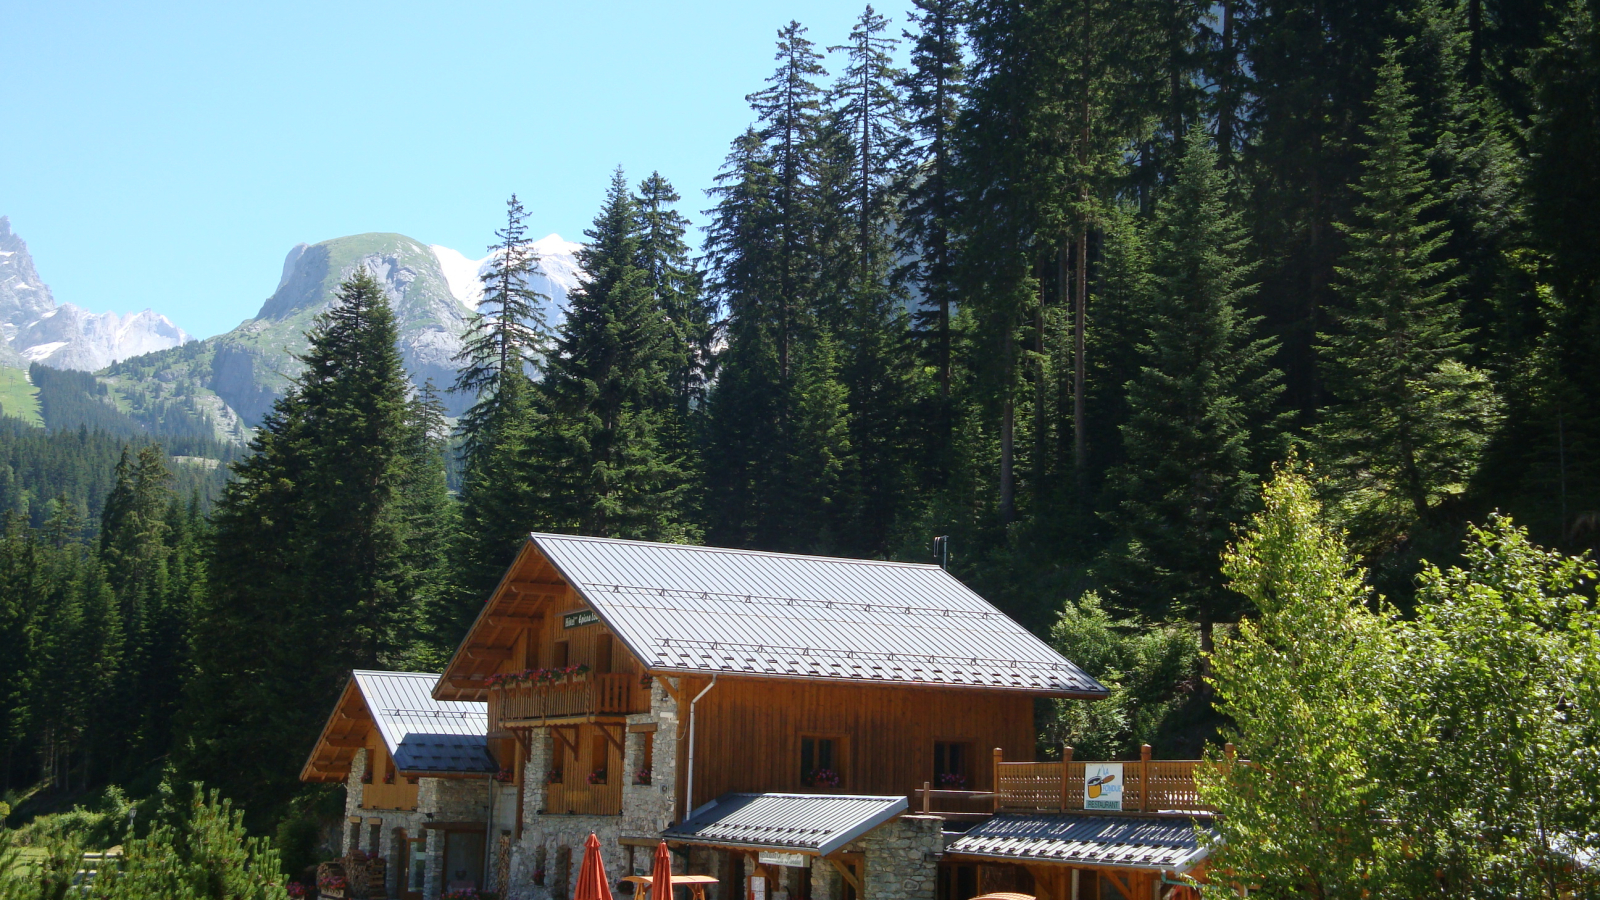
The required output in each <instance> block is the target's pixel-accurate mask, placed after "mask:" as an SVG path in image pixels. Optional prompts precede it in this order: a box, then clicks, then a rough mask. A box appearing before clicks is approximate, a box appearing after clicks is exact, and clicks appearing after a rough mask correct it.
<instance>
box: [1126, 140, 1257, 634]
mask: <svg viewBox="0 0 1600 900" xmlns="http://www.w3.org/2000/svg"><path fill="white" fill-rule="evenodd" d="M1186 143H1187V145H1188V146H1187V147H1186V149H1185V150H1184V155H1183V158H1182V160H1181V161H1180V162H1179V164H1178V168H1177V180H1176V181H1175V182H1174V184H1173V186H1172V188H1171V189H1170V190H1169V191H1168V193H1167V195H1166V196H1165V197H1162V198H1160V201H1159V206H1158V207H1157V210H1156V218H1155V222H1154V224H1153V227H1152V231H1153V233H1152V235H1151V240H1150V244H1151V266H1152V268H1153V270H1154V272H1153V274H1154V278H1153V285H1152V287H1153V291H1152V295H1153V296H1152V300H1151V306H1150V309H1149V310H1148V313H1147V318H1146V329H1147V330H1146V331H1145V338H1144V340H1143V341H1142V342H1141V345H1140V347H1139V354H1140V362H1141V368H1140V371H1139V373H1138V374H1137V375H1136V376H1135V377H1134V379H1133V380H1132V381H1131V382H1129V383H1128V386H1127V392H1128V393H1127V408H1128V412H1127V415H1128V421H1127V424H1126V425H1124V426H1122V437H1123V448H1124V452H1125V454H1126V457H1125V458H1126V460H1127V461H1126V462H1125V463H1124V464H1123V465H1121V466H1119V467H1117V468H1116V469H1115V470H1113V472H1112V473H1111V475H1110V481H1111V484H1112V486H1113V487H1112V489H1113V490H1114V491H1115V492H1116V494H1115V496H1116V497H1117V500H1118V502H1117V504H1116V506H1114V507H1112V508H1111V509H1110V510H1109V511H1108V512H1107V513H1106V514H1105V515H1106V518H1107V519H1109V520H1110V521H1111V522H1112V523H1113V524H1114V525H1116V526H1117V528H1118V530H1119V532H1120V536H1121V538H1122V542H1123V543H1122V545H1121V546H1120V547H1118V548H1117V549H1116V550H1114V551H1113V554H1112V556H1111V558H1110V559H1109V561H1108V562H1109V565H1108V566H1107V574H1108V576H1109V578H1108V580H1109V581H1110V583H1111V584H1112V585H1113V586H1114V590H1115V594H1114V596H1115V597H1116V599H1117V600H1118V601H1119V602H1120V603H1121V604H1123V605H1125V606H1127V607H1131V608H1134V609H1137V610H1139V611H1141V612H1144V613H1146V614H1149V615H1152V616H1155V617H1157V618H1160V619H1167V620H1171V619H1177V618H1180V617H1193V618H1194V619H1195V620H1198V622H1199V623H1200V628H1201V638H1202V647H1203V649H1208V650H1209V649H1210V647H1209V638H1210V630H1211V628H1210V626H1211V625H1212V623H1215V622H1227V621H1231V620H1233V619H1234V618H1235V617H1236V616H1237V615H1238V613H1239V612H1240V608H1241V604H1242V602H1243V600H1242V598H1241V597H1240V596H1239V595H1238V594H1236V593H1234V592H1233V591H1231V590H1229V589H1228V588H1227V587H1226V586H1225V585H1224V583H1223V580H1222V575H1221V573H1220V571H1219V570H1218V566H1217V560H1218V559H1220V558H1221V554H1222V551H1223V548H1224V547H1226V546H1227V543H1228V541H1229V539H1230V538H1231V537H1232V535H1233V528H1234V527H1235V526H1236V525H1238V524H1239V523H1240V522H1242V521H1243V520H1244V517H1245V516H1246V515H1247V514H1248V513H1249V511H1250V509H1251V506H1252V505H1253V504H1254V502H1255V496H1256V491H1257V485H1258V484H1259V482H1260V478H1259V475H1258V473H1261V472H1264V471H1265V470H1266V468H1265V465H1266V463H1267V462H1268V460H1267V459H1264V458H1263V456H1264V455H1265V453H1264V451H1266V450H1267V449H1268V446H1269V445H1268V444H1267V443H1266V441H1265V440H1264V437H1265V435H1264V434H1263V431H1264V429H1265V427H1266V426H1269V424H1270V423H1269V421H1268V416H1269V413H1270V408H1271V405H1272V401H1273V399H1274V398H1275V397H1276V396H1277V394H1278V393H1279V392H1280V391H1281V390H1282V387H1281V383H1280V379H1281V374H1280V373H1279V372H1278V371H1277V370H1276V369H1274V368H1272V367H1271V364H1270V360H1271V357H1272V353H1273V351H1274V350H1275V349H1276V344H1275V342H1274V341H1272V340H1271V339H1267V338H1259V337H1256V335H1255V331H1256V327H1257V325H1258V323H1259V320H1258V319H1256V318H1252V317H1251V316H1249V315H1248V314H1247V313H1246V312H1245V311H1244V304H1245V301H1246V300H1247V299H1248V298H1249V296H1250V294H1251V293H1253V292H1254V291H1255V285H1254V284H1252V283H1251V282H1250V280H1249V277H1250V269H1251V267H1250V265H1249V264H1248V263H1246V262H1245V259H1244V251H1245V235H1244V231H1243V228H1242V226H1241V225H1240V222H1239V216H1238V215H1237V214H1236V213H1235V212H1234V211H1232V210H1231V209H1229V208H1228V204H1227V200H1226V188H1225V182H1224V180H1223V175H1222V173H1221V172H1219V171H1218V169H1217V156H1216V152H1215V150H1213V149H1212V146H1211V141H1210V136H1209V135H1208V134H1207V133H1206V132H1205V130H1204V129H1203V128H1202V127H1200V126H1198V125H1197V126H1195V127H1194V128H1192V129H1191V130H1190V131H1189V133H1188V135H1187V137H1186Z"/></svg>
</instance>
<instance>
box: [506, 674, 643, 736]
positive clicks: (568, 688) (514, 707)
mask: <svg viewBox="0 0 1600 900" xmlns="http://www.w3.org/2000/svg"><path fill="white" fill-rule="evenodd" d="M649 711H650V689H649V688H648V687H644V686H643V685H641V684H640V683H639V676H637V675H629V674H607V675H592V674H591V675H583V676H579V677H577V678H576V679H574V680H570V681H564V682H559V683H557V684H526V683H515V684H497V685H495V686H494V687H491V688H490V689H489V710H488V712H489V727H490V728H491V729H498V728H503V727H506V726H509V725H536V724H539V723H541V722H543V721H545V720H549V719H579V718H587V717H592V716H622V715H627V714H629V713H641V712H649Z"/></svg>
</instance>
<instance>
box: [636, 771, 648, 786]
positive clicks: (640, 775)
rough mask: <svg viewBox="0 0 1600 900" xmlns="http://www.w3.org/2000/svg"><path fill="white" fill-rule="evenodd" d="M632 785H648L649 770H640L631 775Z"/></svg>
mask: <svg viewBox="0 0 1600 900" xmlns="http://www.w3.org/2000/svg"><path fill="white" fill-rule="evenodd" d="M633 783H634V784H649V783H650V770H649V769H640V770H639V771H637V772H635V773H633Z"/></svg>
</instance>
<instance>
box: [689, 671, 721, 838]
mask: <svg viewBox="0 0 1600 900" xmlns="http://www.w3.org/2000/svg"><path fill="white" fill-rule="evenodd" d="M716 686H717V676H715V675H713V676H711V683H710V684H708V685H706V689H705V690H703V691H701V692H700V693H698V694H696V695H695V698H694V699H693V700H690V701H689V783H688V786H687V787H685V788H684V798H683V817H684V818H685V819H687V818H689V816H690V815H692V814H693V813H694V705H695V704H696V703H699V702H700V698H701V697H704V696H705V695H706V694H709V693H710V692H711V689H712V688H714V687H716Z"/></svg>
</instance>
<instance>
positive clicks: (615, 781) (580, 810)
mask: <svg viewBox="0 0 1600 900" xmlns="http://www.w3.org/2000/svg"><path fill="white" fill-rule="evenodd" d="M544 811H545V813H546V814H547V815H555V816H559V815H565V814H569V813H570V814H574V815H580V816H617V815H621V814H622V776H621V775H616V774H614V775H612V776H611V777H610V778H609V779H607V783H606V784H589V783H588V782H587V781H584V782H580V783H578V784H566V783H557V784H547V785H545V786H544Z"/></svg>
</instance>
